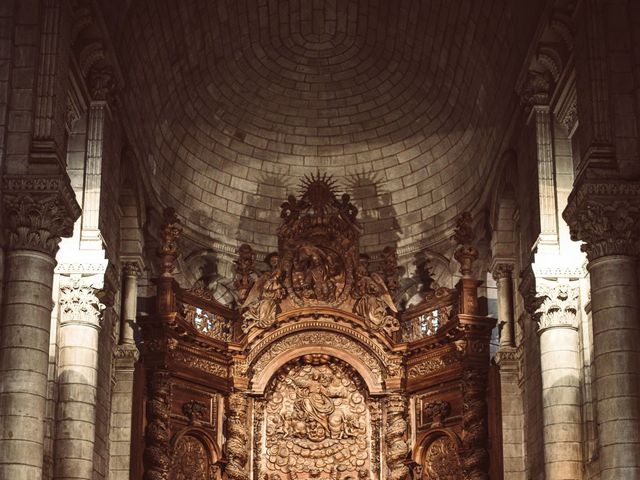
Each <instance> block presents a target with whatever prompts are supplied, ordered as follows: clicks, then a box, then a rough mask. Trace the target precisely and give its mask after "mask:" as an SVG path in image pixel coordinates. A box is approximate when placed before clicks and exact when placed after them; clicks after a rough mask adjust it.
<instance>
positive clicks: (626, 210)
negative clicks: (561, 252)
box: [563, 180, 640, 261]
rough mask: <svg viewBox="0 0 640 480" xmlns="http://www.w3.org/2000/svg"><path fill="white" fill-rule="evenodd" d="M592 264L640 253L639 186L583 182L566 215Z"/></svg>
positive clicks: (565, 212) (635, 183) (636, 183)
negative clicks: (600, 260) (608, 258)
mask: <svg viewBox="0 0 640 480" xmlns="http://www.w3.org/2000/svg"><path fill="white" fill-rule="evenodd" d="M563 217H564V219H565V220H566V221H567V223H568V224H569V228H570V231H571V238H572V240H576V241H578V240H582V241H583V242H584V244H583V245H582V247H581V248H582V251H583V252H586V254H587V258H588V259H589V261H592V260H595V259H597V258H600V257H604V256H607V255H638V253H639V252H640V248H639V246H640V245H639V239H640V183H638V182H624V181H620V182H615V183H614V182H596V181H590V180H589V181H583V182H582V183H581V184H580V185H579V186H578V187H576V188H575V189H574V191H573V192H572V193H571V195H570V196H569V202H568V205H567V208H566V209H565V211H564V213H563Z"/></svg>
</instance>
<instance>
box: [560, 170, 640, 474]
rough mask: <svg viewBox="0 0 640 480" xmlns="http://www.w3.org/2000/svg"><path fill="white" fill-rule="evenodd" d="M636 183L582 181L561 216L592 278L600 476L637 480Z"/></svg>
mask: <svg viewBox="0 0 640 480" xmlns="http://www.w3.org/2000/svg"><path fill="white" fill-rule="evenodd" d="M639 199H640V184H638V183H631V182H624V181H618V182H615V183H614V182H604V181H602V182H596V181H586V180H584V181H583V182H581V184H580V185H578V186H577V187H575V188H574V191H573V192H572V193H571V196H570V197H569V202H568V203H569V204H568V206H567V209H566V210H565V212H564V217H565V219H566V220H567V222H568V223H569V227H570V228H571V236H572V239H574V240H578V239H579V240H582V241H584V242H585V244H584V245H583V250H584V251H586V253H587V258H588V259H589V264H588V266H587V268H588V270H589V274H590V281H591V308H592V320H593V350H594V387H595V388H594V390H595V396H596V398H597V404H596V412H597V422H598V444H599V460H600V470H601V472H600V478H601V479H602V480H614V479H616V480H618V479H621V478H624V479H629V480H633V479H640V371H639V368H638V366H639V365H640V304H639V298H638V293H639V292H638V278H637V274H638V270H637V257H636V255H637V253H638V239H639V238H640V227H639V225H640V200H639Z"/></svg>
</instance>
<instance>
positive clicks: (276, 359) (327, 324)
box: [247, 318, 388, 394]
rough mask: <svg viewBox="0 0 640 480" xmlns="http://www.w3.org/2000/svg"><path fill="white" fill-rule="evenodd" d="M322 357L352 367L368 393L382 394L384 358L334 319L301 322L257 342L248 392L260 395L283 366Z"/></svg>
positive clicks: (249, 361) (371, 343) (367, 341)
mask: <svg viewBox="0 0 640 480" xmlns="http://www.w3.org/2000/svg"><path fill="white" fill-rule="evenodd" d="M313 353H323V354H326V355H330V356H332V357H335V358H338V359H340V360H342V361H344V362H346V363H348V364H349V365H351V366H352V367H353V368H354V369H355V370H356V371H357V372H358V374H359V375H360V376H361V377H362V379H363V380H364V382H365V383H366V385H367V388H368V390H369V392H370V393H373V394H376V393H382V392H383V391H384V390H385V386H384V380H385V378H386V376H387V365H388V361H387V358H386V357H387V355H386V353H385V351H384V349H383V348H382V347H381V346H380V345H378V344H377V343H376V342H375V341H372V340H371V339H370V338H369V337H368V336H367V335H365V334H363V333H362V332H359V331H357V330H354V329H351V328H349V327H346V326H344V325H340V324H338V323H336V322H335V320H333V319H329V318H327V319H318V320H312V321H303V322H300V323H296V324H293V325H289V326H287V327H283V328H281V329H279V330H277V331H276V332H273V333H272V334H271V335H269V336H267V337H265V338H264V339H262V340H260V341H259V342H257V343H256V344H255V346H254V348H253V349H252V350H251V352H250V353H249V355H248V356H247V364H248V365H249V371H250V376H251V390H252V391H253V392H254V393H257V394H262V393H264V391H265V388H266V387H267V384H268V383H269V380H270V379H271V377H272V376H273V374H274V373H276V372H277V371H278V370H279V369H280V368H281V367H282V366H283V365H285V364H286V363H288V362H289V361H291V360H293V359H295V358H298V357H301V356H303V355H308V354H313Z"/></svg>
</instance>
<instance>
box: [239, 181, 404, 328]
mask: <svg viewBox="0 0 640 480" xmlns="http://www.w3.org/2000/svg"><path fill="white" fill-rule="evenodd" d="M357 215H358V209H357V208H356V207H355V206H354V205H353V203H351V199H350V197H349V195H348V194H346V193H344V194H342V195H341V196H339V197H338V193H337V189H336V187H335V182H334V181H333V179H332V178H331V177H329V176H327V175H326V174H323V175H320V174H318V175H312V176H311V177H305V178H304V180H303V181H302V188H301V194H300V197H299V198H298V197H296V196H295V195H289V197H288V199H287V201H285V202H284V203H283V204H282V206H281V214H280V216H281V218H282V224H281V225H280V228H279V229H278V252H277V253H273V254H271V255H269V256H268V261H269V266H270V271H269V272H266V273H264V274H263V275H262V276H261V277H260V278H259V279H258V280H257V281H256V282H255V284H254V285H253V287H252V288H251V291H250V292H249V293H248V295H247V297H246V300H245V301H244V304H243V306H242V309H243V319H244V322H243V327H242V329H243V331H245V332H248V331H249V330H252V329H254V328H260V329H266V328H269V327H271V326H272V325H274V324H275V323H276V320H277V317H278V315H280V314H282V313H286V312H287V311H291V310H294V309H300V308H313V307H318V306H322V307H334V308H337V309H340V310H344V311H347V312H349V313H355V314H356V315H358V316H359V317H361V318H362V319H363V321H364V322H365V324H366V325H367V326H368V327H369V328H370V329H372V330H374V331H384V332H387V333H391V332H394V331H396V330H398V329H399V324H398V320H397V318H396V317H395V315H394V314H395V313H396V312H397V309H396V307H395V305H394V303H393V300H392V298H391V295H390V294H389V291H388V288H387V285H386V283H385V278H383V276H381V275H379V274H377V273H370V272H369V265H368V257H367V256H366V255H360V254H359V244H358V242H359V238H360V232H361V227H360V225H359V223H358V220H357V219H356V217H357Z"/></svg>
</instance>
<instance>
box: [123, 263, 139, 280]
mask: <svg viewBox="0 0 640 480" xmlns="http://www.w3.org/2000/svg"><path fill="white" fill-rule="evenodd" d="M122 273H123V274H124V276H125V277H133V278H138V277H139V276H140V273H141V272H140V267H139V266H138V263H137V262H126V263H124V264H123V265H122Z"/></svg>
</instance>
